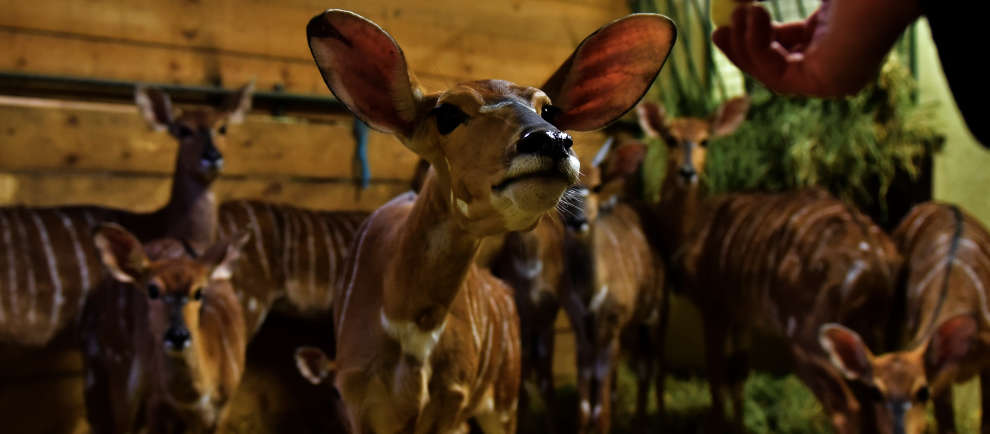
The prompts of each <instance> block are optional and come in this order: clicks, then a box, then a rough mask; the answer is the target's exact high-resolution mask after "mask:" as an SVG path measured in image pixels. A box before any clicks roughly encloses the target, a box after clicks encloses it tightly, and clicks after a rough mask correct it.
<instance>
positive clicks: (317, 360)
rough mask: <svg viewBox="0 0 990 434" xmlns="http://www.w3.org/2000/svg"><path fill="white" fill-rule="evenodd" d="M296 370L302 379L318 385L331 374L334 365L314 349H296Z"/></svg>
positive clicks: (318, 350) (317, 349)
mask: <svg viewBox="0 0 990 434" xmlns="http://www.w3.org/2000/svg"><path fill="white" fill-rule="evenodd" d="M295 356H296V368H297V369H299V373H300V374H302V376H303V378H305V379H306V380H308V381H309V382H310V383H313V384H320V383H322V382H323V381H324V380H326V379H327V377H329V376H330V374H331V373H333V371H334V369H335V365H334V363H333V361H332V360H330V359H329V358H328V357H327V355H326V354H325V353H324V352H323V350H321V349H319V348H316V347H306V346H304V347H299V348H296V355H295Z"/></svg>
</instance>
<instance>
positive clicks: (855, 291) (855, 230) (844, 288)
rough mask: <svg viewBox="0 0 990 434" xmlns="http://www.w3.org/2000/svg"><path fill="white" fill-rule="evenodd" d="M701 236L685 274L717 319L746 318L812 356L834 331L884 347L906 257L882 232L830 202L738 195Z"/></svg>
mask: <svg viewBox="0 0 990 434" xmlns="http://www.w3.org/2000/svg"><path fill="white" fill-rule="evenodd" d="M696 236H697V238H696V241H695V242H694V243H693V244H692V247H691V248H690V249H689V250H688V251H687V252H686V253H685V255H684V256H683V258H682V259H681V260H682V262H681V267H682V269H684V270H687V271H688V275H689V276H690V277H689V278H688V280H687V282H686V283H687V284H688V285H687V286H688V288H691V290H693V291H696V295H697V297H698V298H699V299H700V300H702V302H701V303H702V304H703V305H705V306H708V309H709V310H713V311H717V312H721V313H723V314H725V315H727V316H726V317H725V318H726V319H728V320H743V319H744V318H740V316H741V315H745V316H747V317H749V318H747V319H748V321H746V322H752V323H753V324H754V325H755V327H756V328H757V329H759V330H761V331H763V332H766V333H769V334H773V335H777V336H784V337H787V338H789V339H793V340H795V341H796V342H797V343H798V344H800V345H808V347H809V348H811V347H817V333H818V327H819V326H820V325H821V324H822V323H824V322H828V321H833V322H842V323H843V324H849V325H850V327H851V328H853V329H855V330H864V331H866V330H872V332H871V333H863V335H864V338H866V339H867V340H868V341H869V342H878V341H879V340H880V338H881V334H882V329H881V328H879V327H880V326H882V325H883V324H884V320H885V319H886V317H887V313H888V312H887V310H888V309H887V306H888V303H889V301H890V300H891V298H892V296H893V291H894V284H895V279H896V276H897V271H898V268H897V267H898V265H899V257H898V254H897V252H896V249H895V248H894V245H893V243H892V242H891V241H890V240H889V238H888V237H887V236H886V235H885V234H884V233H883V232H882V231H881V230H880V228H879V227H877V226H876V225H874V224H873V223H872V222H871V221H870V220H869V219H868V218H867V217H866V216H864V215H862V214H861V213H860V212H858V211H856V210H853V209H850V208H849V207H848V206H846V205H845V204H843V203H842V202H840V201H838V200H836V199H834V198H832V197H831V196H830V195H829V194H828V193H825V192H823V191H819V190H811V191H803V192H796V193H784V194H753V195H730V196H728V197H725V198H723V199H721V200H716V201H715V202H714V204H713V206H712V207H711V208H710V212H709V214H708V219H707V220H706V221H705V222H704V229H702V230H701V231H700V232H699V233H698V234H696ZM756 312H760V313H759V314H757V313H756ZM733 313H735V314H733ZM753 320H755V321H753Z"/></svg>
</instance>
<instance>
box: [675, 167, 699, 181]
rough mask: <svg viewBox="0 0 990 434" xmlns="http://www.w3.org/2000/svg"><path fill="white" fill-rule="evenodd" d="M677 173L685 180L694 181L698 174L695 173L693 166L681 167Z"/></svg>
mask: <svg viewBox="0 0 990 434" xmlns="http://www.w3.org/2000/svg"><path fill="white" fill-rule="evenodd" d="M677 173H678V174H680V175H681V176H682V177H683V178H684V179H694V177H695V175H697V174H698V172H695V170H694V168H693V167H691V166H681V167H680V168H678V169H677Z"/></svg>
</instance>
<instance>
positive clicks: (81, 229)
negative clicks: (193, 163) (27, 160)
mask: <svg viewBox="0 0 990 434" xmlns="http://www.w3.org/2000/svg"><path fill="white" fill-rule="evenodd" d="M161 215H162V213H153V214H133V213H128V212H126V211H121V210H113V209H108V208H100V207H83V206H80V207H52V208H27V207H8V208H0V340H2V341H4V342H8V343H15V344H19V345H29V346H43V345H45V344H46V343H48V342H49V341H50V340H51V339H52V338H54V337H55V336H56V335H57V334H58V333H59V332H61V331H62V330H63V329H64V328H65V327H66V326H67V325H68V324H71V323H73V322H74V321H76V319H77V318H78V315H79V312H80V311H81V310H82V307H83V304H84V303H85V301H86V296H87V294H88V293H89V292H90V291H91V290H92V289H94V288H95V287H96V286H97V285H98V284H99V283H100V281H101V279H102V278H103V276H104V274H103V267H102V265H101V263H100V258H99V255H98V254H97V252H96V248H95V247H94V246H93V240H92V237H91V234H92V231H93V229H94V225H95V224H97V223H100V222H117V223H120V224H123V225H127V226H128V227H131V228H133V229H132V230H134V232H135V233H136V234H137V235H138V236H139V237H141V238H142V239H150V238H154V237H158V236H161V235H162V234H161V233H160V231H149V230H145V231H141V230H140V229H141V228H154V227H162V226H158V225H157V224H155V223H157V222H158V221H160V220H161V219H162V217H161ZM209 227H210V228H212V226H209Z"/></svg>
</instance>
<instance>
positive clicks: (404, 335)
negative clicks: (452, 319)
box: [381, 310, 447, 363]
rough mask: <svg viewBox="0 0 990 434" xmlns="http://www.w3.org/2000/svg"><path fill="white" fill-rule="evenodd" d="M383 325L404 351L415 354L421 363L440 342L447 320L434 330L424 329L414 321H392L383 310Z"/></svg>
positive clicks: (411, 354)
mask: <svg viewBox="0 0 990 434" xmlns="http://www.w3.org/2000/svg"><path fill="white" fill-rule="evenodd" d="M381 323H382V324H381V325H382V329H383V330H385V333H386V334H388V335H389V337H391V338H392V339H395V340H396V341H398V342H399V346H400V347H402V352H403V353H405V354H408V355H410V356H413V357H415V358H416V360H419V361H420V362H421V363H423V362H426V360H427V359H429V357H430V353H432V352H433V348H434V347H436V345H437V343H438V342H440V337H441V336H443V331H444V329H445V328H446V327H447V320H446V319H445V320H444V322H443V323H441V324H440V326H438V327H437V328H435V329H433V330H428V331H423V330H420V328H419V326H417V325H416V323H414V322H412V321H392V320H389V319H388V317H387V316H386V315H385V311H384V310H382V311H381Z"/></svg>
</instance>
